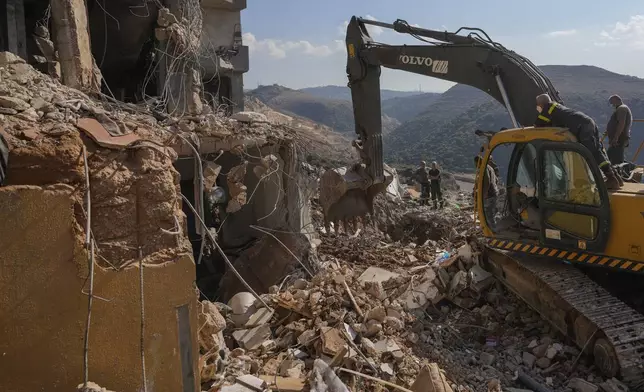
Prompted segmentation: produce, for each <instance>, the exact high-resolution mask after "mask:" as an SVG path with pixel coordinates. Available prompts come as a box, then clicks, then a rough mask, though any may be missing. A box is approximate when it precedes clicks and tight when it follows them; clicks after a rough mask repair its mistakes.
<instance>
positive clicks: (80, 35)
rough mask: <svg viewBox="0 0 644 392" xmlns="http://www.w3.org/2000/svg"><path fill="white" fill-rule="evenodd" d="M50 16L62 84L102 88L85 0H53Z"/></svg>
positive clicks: (83, 89)
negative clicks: (91, 42)
mask: <svg viewBox="0 0 644 392" xmlns="http://www.w3.org/2000/svg"><path fill="white" fill-rule="evenodd" d="M51 16H52V18H51V20H52V22H53V24H54V37H53V38H54V43H55V44H56V49H58V57H59V59H60V68H61V71H62V77H63V84H65V85H67V86H69V87H72V88H75V89H78V90H82V91H89V90H95V89H96V88H97V87H99V88H100V82H98V78H97V75H96V74H95V73H94V58H93V57H92V48H91V45H90V39H89V29H88V25H87V8H86V7H85V0H51ZM97 83H98V86H97Z"/></svg>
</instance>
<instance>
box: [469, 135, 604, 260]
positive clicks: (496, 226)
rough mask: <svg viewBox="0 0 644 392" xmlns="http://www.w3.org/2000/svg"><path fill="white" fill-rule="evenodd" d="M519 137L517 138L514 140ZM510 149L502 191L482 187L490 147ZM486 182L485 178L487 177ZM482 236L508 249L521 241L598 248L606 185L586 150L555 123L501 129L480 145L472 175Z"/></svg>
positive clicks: (601, 239) (600, 248) (522, 243)
mask: <svg viewBox="0 0 644 392" xmlns="http://www.w3.org/2000/svg"><path fill="white" fill-rule="evenodd" d="M517 140H520V142H517ZM508 146H510V147H511V149H512V154H511V157H510V159H509V164H508V167H507V173H506V174H505V178H504V179H499V180H500V181H499V182H501V183H503V185H502V186H503V187H504V188H505V192H498V193H496V194H494V192H492V193H490V192H485V191H484V189H486V176H487V177H489V174H488V173H489V171H490V170H489V169H488V168H487V165H488V162H489V161H490V158H491V157H492V156H493V154H494V152H495V150H497V149H500V148H504V147H508ZM487 181H489V180H487ZM475 189H476V195H477V196H476V210H477V212H478V218H479V221H480V224H481V227H482V229H483V232H484V235H485V236H486V237H488V238H490V239H495V240H496V241H497V242H499V241H505V243H506V245H505V246H507V247H508V249H510V248H514V247H517V246H521V247H523V246H525V245H527V244H539V245H541V246H543V247H553V248H565V249H578V250H580V251H589V252H603V251H604V250H605V248H606V245H607V242H608V236H609V232H610V226H611V209H610V198H609V193H608V190H607V189H606V186H605V184H604V181H603V177H602V175H601V172H600V171H599V168H598V167H597V165H596V164H594V159H593V158H592V156H591V154H590V151H588V150H587V149H586V148H585V147H584V146H582V145H581V144H579V143H577V142H576V140H575V138H574V136H573V135H572V134H571V133H569V132H568V131H567V130H565V129H560V128H539V129H536V128H522V129H511V130H506V131H501V132H498V133H496V134H494V136H492V137H491V138H490V140H489V141H488V142H487V143H486V144H485V145H484V147H483V152H482V159H481V160H479V166H478V167H477V177H476V188H475Z"/></svg>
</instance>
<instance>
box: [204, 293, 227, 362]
mask: <svg viewBox="0 0 644 392" xmlns="http://www.w3.org/2000/svg"><path fill="white" fill-rule="evenodd" d="M199 306H200V308H201V309H200V312H199V343H200V345H201V347H203V348H204V350H205V351H206V352H209V351H211V350H217V351H218V350H219V349H221V348H223V346H224V343H223V339H222V337H221V336H219V335H220V333H221V332H222V331H223V330H224V328H226V319H224V317H223V316H222V315H221V313H219V310H218V309H217V307H216V306H215V304H213V303H212V302H210V301H201V303H200V305H199Z"/></svg>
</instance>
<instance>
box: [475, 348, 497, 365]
mask: <svg viewBox="0 0 644 392" xmlns="http://www.w3.org/2000/svg"><path fill="white" fill-rule="evenodd" d="M479 360H480V361H481V363H482V364H483V365H487V366H491V365H492V364H493V363H494V355H492V354H490V353H486V352H485V351H484V352H482V353H481V355H480V357H479Z"/></svg>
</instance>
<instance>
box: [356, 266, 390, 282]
mask: <svg viewBox="0 0 644 392" xmlns="http://www.w3.org/2000/svg"><path fill="white" fill-rule="evenodd" d="M399 276H400V275H399V274H397V273H395V272H391V271H387V270H386V269H382V268H378V267H369V268H367V269H366V270H365V271H364V272H363V273H362V275H360V277H359V278H358V282H361V283H364V282H380V283H384V282H386V281H388V280H389V279H392V278H397V277H399Z"/></svg>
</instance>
